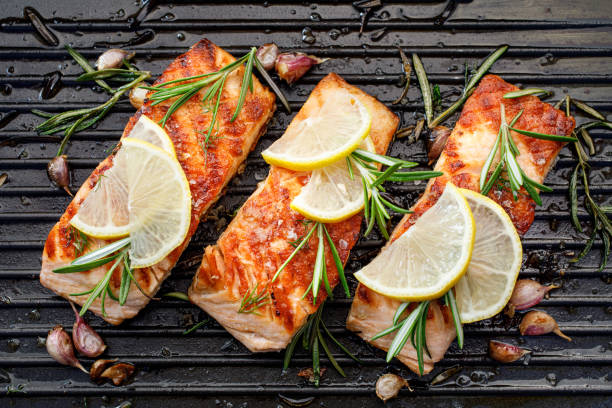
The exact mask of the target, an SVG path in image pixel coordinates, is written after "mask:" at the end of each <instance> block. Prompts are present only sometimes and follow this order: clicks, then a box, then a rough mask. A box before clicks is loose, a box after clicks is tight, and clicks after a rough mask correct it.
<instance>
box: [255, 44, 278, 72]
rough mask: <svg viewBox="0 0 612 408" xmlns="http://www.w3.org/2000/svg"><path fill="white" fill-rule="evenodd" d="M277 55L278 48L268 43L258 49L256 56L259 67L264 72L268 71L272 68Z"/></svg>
mask: <svg viewBox="0 0 612 408" xmlns="http://www.w3.org/2000/svg"><path fill="white" fill-rule="evenodd" d="M278 53H279V52H278V46H277V45H276V44H274V43H268V44H264V45H262V46H261V47H259V48H258V49H257V53H256V55H257V59H258V60H259V62H261V66H262V67H263V68H264V69H265V70H266V71H269V70H271V69H272V68H274V65H275V63H276V58H277V57H278Z"/></svg>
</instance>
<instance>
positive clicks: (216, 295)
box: [189, 73, 398, 351]
mask: <svg viewBox="0 0 612 408" xmlns="http://www.w3.org/2000/svg"><path fill="white" fill-rule="evenodd" d="M339 90H346V91H348V92H350V93H351V94H352V95H354V96H355V97H356V98H358V99H359V100H360V101H361V102H362V103H363V104H364V105H365V106H366V107H367V108H368V110H369V111H370V113H371V114H372V117H373V120H372V128H371V132H370V137H371V138H372V141H373V142H374V145H375V146H376V151H377V152H378V153H381V154H384V153H385V152H386V151H387V148H388V146H389V143H390V142H391V138H392V137H393V134H394V133H395V130H396V128H397V125H398V118H397V117H396V116H395V115H394V114H393V113H392V112H391V111H389V110H388V109H387V108H386V107H385V106H384V105H383V104H382V103H380V102H378V101H377V100H376V99H374V98H373V97H371V96H369V95H367V94H366V93H364V92H363V91H361V90H359V89H357V88H356V87H354V86H351V85H349V84H347V83H346V82H345V81H344V80H343V79H342V78H340V77H339V76H338V75H336V74H333V73H332V74H329V75H327V76H326V77H325V78H323V79H322V80H321V82H319V84H318V85H317V86H316V88H315V89H314V90H313V91H312V94H311V95H310V97H309V98H308V100H307V101H306V103H305V104H304V106H303V107H302V109H301V110H300V111H299V113H298V114H297V115H296V117H295V118H294V119H293V121H292V122H291V124H290V127H291V126H298V124H299V123H300V122H302V121H303V120H305V119H307V118H308V117H309V116H311V115H312V114H313V111H314V112H317V110H318V108H319V107H320V106H321V105H322V104H323V102H324V101H325V100H326V98H327V97H328V95H332V94H333V93H334V92H338V91H339ZM309 178H310V172H295V171H291V170H287V169H284V168H280V167H276V166H272V167H271V168H270V173H269V174H268V177H267V178H266V180H265V181H263V182H262V183H261V184H260V185H259V187H258V188H257V190H256V191H255V192H254V193H253V195H251V197H250V198H249V199H248V200H247V201H246V203H245V204H244V205H243V206H242V208H241V209H240V210H239V211H238V213H237V215H236V217H235V218H234V219H233V220H232V222H231V223H230V225H229V226H228V228H227V230H226V231H225V232H224V233H223V234H222V235H221V237H220V238H219V240H218V242H217V244H216V245H214V246H209V247H207V248H206V251H205V254H204V258H203V260H202V265H201V266H200V268H199V270H198V272H197V273H196V275H195V278H194V280H193V283H192V285H191V287H190V289H189V299H190V300H191V301H192V302H193V303H195V304H196V305H198V306H200V307H201V308H202V309H204V311H206V312H207V313H208V314H209V315H211V316H212V317H214V318H215V319H216V320H217V321H218V322H219V323H220V324H221V325H223V327H225V328H226V329H227V330H228V331H229V332H230V333H231V334H232V335H233V336H234V337H236V338H237V339H238V340H240V342H242V343H243V344H244V345H245V346H246V347H247V348H248V349H249V350H251V351H275V350H282V349H283V348H285V347H286V346H287V344H288V343H289V341H290V340H291V338H292V337H293V335H294V334H295V332H296V331H297V330H298V329H299V328H300V327H302V325H304V323H305V322H306V319H307V318H308V316H309V315H310V314H312V313H314V312H315V311H316V310H317V308H318V307H319V305H320V304H321V302H322V301H323V300H325V297H326V296H327V294H326V292H325V290H324V289H322V290H321V291H319V295H318V299H316V302H315V304H314V305H313V298H312V294H311V293H310V294H309V295H308V296H307V297H306V298H305V299H301V297H302V294H303V293H304V292H305V291H306V290H307V288H308V285H309V284H310V282H311V280H312V273H313V265H314V262H315V257H316V252H317V243H318V241H317V238H316V234H314V235H313V236H312V237H311V240H310V242H309V244H308V245H307V246H305V247H304V248H303V249H302V250H301V251H300V252H299V253H298V254H297V255H296V256H295V257H294V258H293V260H292V261H291V262H290V263H289V264H288V265H287V267H286V268H285V269H284V270H283V272H282V273H281V274H280V276H279V278H278V279H277V280H276V281H275V282H274V283H273V284H272V285H271V287H270V288H269V292H270V300H271V301H270V303H268V304H266V305H264V306H262V307H260V308H258V309H257V310H256V313H238V310H239V308H240V303H241V300H242V298H243V296H244V295H245V294H246V293H247V291H250V290H252V289H253V288H255V287H256V285H257V287H258V290H257V292H259V290H261V289H263V288H265V287H266V285H267V284H268V283H269V282H270V280H271V278H272V277H273V276H274V274H275V272H276V271H277V269H278V268H279V267H280V266H281V264H282V263H283V262H284V261H285V260H286V259H287V258H288V257H289V255H290V254H291V253H292V252H293V250H294V247H293V246H291V244H290V241H295V240H296V239H298V238H299V237H302V236H303V235H304V234H305V232H306V231H307V230H308V228H310V227H309V226H305V225H304V220H305V219H304V217H303V216H302V215H301V214H299V213H297V212H295V211H293V210H292V209H291V208H290V207H289V204H290V202H291V200H292V199H293V198H294V197H295V196H297V195H298V194H299V193H300V191H301V189H302V187H303V186H304V185H306V183H307V182H308V180H309ZM361 219H362V217H361V215H355V216H353V217H351V218H349V219H347V220H345V221H342V222H339V223H335V224H328V225H327V229H328V231H329V234H330V235H331V238H332V240H333V242H334V244H335V246H336V248H337V249H338V253H339V255H340V258H341V259H342V262H344V263H346V260H347V259H348V256H349V252H350V250H351V248H352V247H353V246H354V245H355V243H356V241H357V238H358V237H359V230H360V227H361ZM325 251H326V255H325V256H326V260H327V265H326V266H327V274H328V279H329V282H330V284H331V285H332V287H333V286H335V285H336V284H337V283H338V274H337V271H336V267H335V264H334V263H333V258H332V255H331V252H330V248H329V246H328V245H327V242H326V243H325Z"/></svg>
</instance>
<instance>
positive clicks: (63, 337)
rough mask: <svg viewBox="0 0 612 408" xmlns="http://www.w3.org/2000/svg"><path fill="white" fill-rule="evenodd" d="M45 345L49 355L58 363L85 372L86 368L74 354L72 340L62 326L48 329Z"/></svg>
mask: <svg viewBox="0 0 612 408" xmlns="http://www.w3.org/2000/svg"><path fill="white" fill-rule="evenodd" d="M46 346H47V352H48V353H49V355H50V356H51V357H53V359H54V360H55V361H57V362H58V363H60V364H63V365H68V366H71V367H76V368H79V369H81V371H83V372H84V373H87V370H85V368H83V366H82V365H81V363H80V362H79V360H77V358H76V356H75V355H74V350H73V348H72V340H70V336H69V335H68V333H66V330H64V328H63V327H62V326H60V325H57V326H55V327H54V328H53V329H51V330H49V334H47V341H46Z"/></svg>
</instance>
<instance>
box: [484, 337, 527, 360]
mask: <svg viewBox="0 0 612 408" xmlns="http://www.w3.org/2000/svg"><path fill="white" fill-rule="evenodd" d="M528 353H531V351H529V350H525V349H522V348H520V347H518V346H515V345H513V344H508V343H502V342H501V341H497V340H490V341H489V357H491V358H492V359H493V360H496V361H499V362H501V363H512V362H514V361H516V360H518V359H520V358H521V357H523V356H524V355H525V354H528Z"/></svg>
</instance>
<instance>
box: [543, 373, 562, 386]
mask: <svg viewBox="0 0 612 408" xmlns="http://www.w3.org/2000/svg"><path fill="white" fill-rule="evenodd" d="M546 381H548V383H549V384H550V385H552V386H553V387H554V386H555V385H557V383H558V382H559V381H558V380H557V376H556V375H555V374H554V373H548V374H546Z"/></svg>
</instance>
